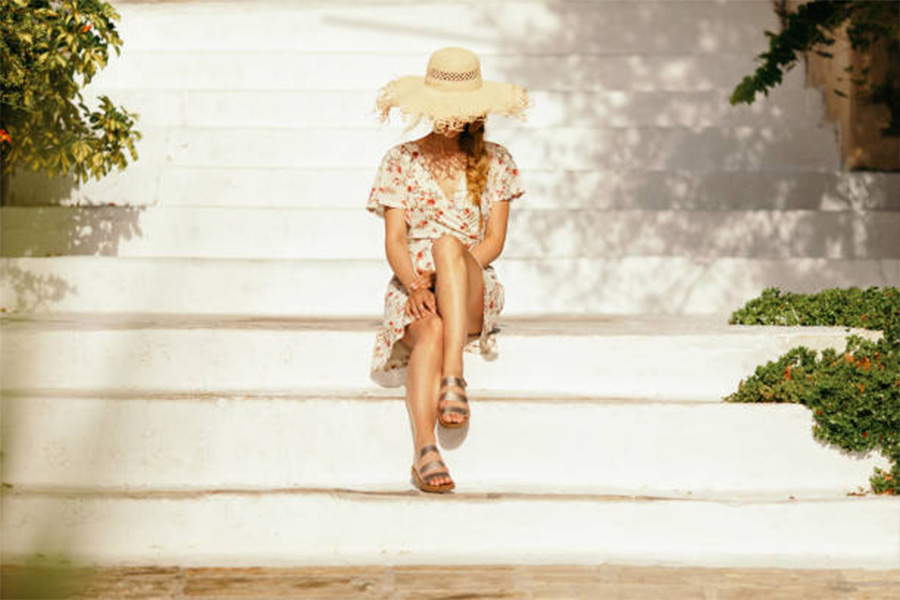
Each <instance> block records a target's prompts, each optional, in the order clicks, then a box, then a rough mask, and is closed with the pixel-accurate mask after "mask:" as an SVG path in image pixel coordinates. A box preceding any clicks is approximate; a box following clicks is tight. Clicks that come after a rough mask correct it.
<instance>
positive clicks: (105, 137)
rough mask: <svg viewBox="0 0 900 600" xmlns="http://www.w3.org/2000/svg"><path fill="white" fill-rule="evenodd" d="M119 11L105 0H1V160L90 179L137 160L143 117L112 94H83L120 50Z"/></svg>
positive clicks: (5, 166) (6, 168) (7, 167)
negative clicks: (137, 126) (138, 123)
mask: <svg viewBox="0 0 900 600" xmlns="http://www.w3.org/2000/svg"><path fill="white" fill-rule="evenodd" d="M118 19H119V15H118V13H117V12H116V11H115V10H114V9H113V7H112V6H111V5H110V4H109V3H107V2H101V1H99V0H56V1H53V2H49V1H46V0H44V1H41V0H30V1H29V0H0V160H2V172H3V173H4V174H5V175H7V176H8V175H9V174H10V173H11V172H12V170H13V169H14V167H15V166H16V165H21V166H23V167H27V168H30V169H31V170H33V171H43V172H45V173H46V174H47V175H48V176H54V175H62V174H66V173H72V174H74V175H75V177H76V178H77V179H78V180H80V181H84V180H86V179H87V178H88V177H89V176H94V177H96V178H98V179H99V178H101V177H102V176H104V175H106V174H107V173H108V172H109V171H110V170H111V169H112V168H113V167H116V166H118V167H119V168H124V167H125V166H126V158H125V150H126V149H127V150H128V152H129V153H130V155H131V158H132V160H137V151H136V150H135V141H136V140H138V139H140V137H141V134H140V133H139V132H137V131H134V130H133V126H134V118H135V117H136V116H137V115H134V114H131V113H128V112H126V111H125V110H124V109H123V108H120V107H116V106H115V105H114V104H113V102H112V101H111V100H110V99H109V98H108V97H107V96H100V97H99V98H98V101H99V102H98V104H99V106H98V107H97V108H96V109H91V108H90V107H88V106H87V105H86V104H85V102H84V99H83V97H82V94H81V87H82V86H84V85H87V84H88V83H89V82H90V81H91V79H92V78H93V76H94V75H95V74H96V73H97V71H99V70H100V69H102V68H103V67H105V66H106V63H107V60H108V58H109V48H110V47H112V48H114V49H115V51H116V53H119V52H120V50H119V46H121V44H122V40H121V38H119V34H118V32H117V31H116V28H115V24H114V21H115V20H118Z"/></svg>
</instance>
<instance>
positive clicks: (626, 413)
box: [3, 380, 889, 500]
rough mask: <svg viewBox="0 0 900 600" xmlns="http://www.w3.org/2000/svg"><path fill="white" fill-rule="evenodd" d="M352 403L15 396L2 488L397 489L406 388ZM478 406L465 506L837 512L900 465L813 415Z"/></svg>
mask: <svg viewBox="0 0 900 600" xmlns="http://www.w3.org/2000/svg"><path fill="white" fill-rule="evenodd" d="M472 383H473V384H475V383H477V382H476V381H475V380H473V381H472ZM345 394H346V395H345V396H343V397H321V396H312V397H297V396H290V397H284V396H274V397H269V396H258V395H253V396H243V395H237V396H233V395H228V394H212V395H209V396H177V395H162V396H159V397H149V396H144V395H142V394H140V392H138V393H136V394H135V395H127V394H122V395H116V394H109V395H107V394H98V395H96V396H84V397H79V396H72V395H68V394H66V393H65V392H61V393H60V394H59V395H49V394H48V395H44V396H40V395H34V396H31V395H27V396H16V395H10V394H7V395H6V397H4V399H3V410H4V419H3V437H4V440H6V441H5V452H6V453H7V455H8V456H9V457H11V460H6V461H5V463H4V469H3V480H4V481H5V482H7V483H9V484H12V485H13V486H14V487H15V488H21V487H25V488H45V489H60V488H73V487H74V488H90V489H98V490H101V489H102V490H107V491H112V490H120V491H122V490H130V491H139V490H146V491H150V490H154V489H167V490H181V491H190V490H195V491H204V490H212V489H217V490H222V489H232V490H257V491H260V492H265V491H266V490H270V489H281V488H288V487H293V488H344V489H352V490H357V491H362V490H368V491H385V490H397V489H398V484H399V482H401V481H403V478H404V477H405V476H406V474H407V473H408V470H409V466H410V464H411V462H412V453H413V448H412V445H411V442H410V440H411V437H410V429H411V427H410V425H409V422H408V414H407V410H406V407H405V404H404V400H403V395H402V390H401V394H400V395H399V396H397V395H395V396H394V397H392V398H381V399H379V398H371V397H370V398H366V397H361V396H356V397H354V395H353V394H352V390H348V391H347V392H346V393H345ZM470 402H471V404H470V407H471V410H472V420H471V421H470V423H469V425H468V426H467V427H466V429H465V431H464V432H462V431H459V430H457V431H451V430H445V429H441V428H439V438H440V440H441V445H442V452H441V454H442V456H443V458H444V460H445V461H446V462H447V464H448V467H449V469H450V472H451V474H452V475H453V477H454V478H455V479H456V481H457V488H456V489H457V492H459V493H506V492H515V493H521V494H560V495H562V494H613V495H617V494H622V495H632V494H635V495H652V496H660V497H677V498H685V499H691V498H696V499H699V498H702V499H711V498H723V499H724V498H729V499H732V500H751V499H762V498H768V499H772V500H775V499H778V500H788V499H790V497H793V498H796V499H798V500H810V499H815V498H832V499H838V498H841V497H846V494H847V493H848V492H853V491H856V488H857V486H858V485H860V486H864V487H867V486H868V480H869V477H871V476H872V475H873V473H874V471H873V469H874V467H880V468H882V469H888V468H889V461H888V460H887V459H886V458H885V457H883V456H881V455H880V454H879V453H877V452H875V453H872V454H870V455H869V456H864V455H851V454H849V453H847V452H845V451H843V450H841V449H840V448H838V447H836V446H832V445H829V444H827V443H825V442H821V441H817V440H815V439H814V438H813V435H812V428H813V425H814V419H813V415H812V413H811V411H810V410H809V409H808V408H806V407H804V406H800V405H796V404H787V405H784V404H781V405H779V404H735V403H724V402H723V403H712V404H697V403H674V402H671V403H665V404H659V403H650V402H647V401H643V400H638V401H618V400H613V399H595V398H581V399H569V400H565V399H564V398H563V397H560V396H556V395H551V396H547V397H544V398H528V397H521V398H520V397H517V396H513V397H509V398H498V397H497V396H496V395H494V394H492V395H489V396H488V395H485V394H483V393H474V392H473V393H472V394H471V397H470ZM651 442H652V443H651ZM410 489H412V488H411V487H410Z"/></svg>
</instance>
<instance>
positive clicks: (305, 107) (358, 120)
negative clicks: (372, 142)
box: [89, 87, 824, 136]
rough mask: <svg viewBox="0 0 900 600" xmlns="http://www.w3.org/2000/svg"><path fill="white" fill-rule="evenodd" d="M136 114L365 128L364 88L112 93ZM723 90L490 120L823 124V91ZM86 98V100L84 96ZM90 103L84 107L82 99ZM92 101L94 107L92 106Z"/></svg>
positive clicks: (584, 101) (557, 101)
mask: <svg viewBox="0 0 900 600" xmlns="http://www.w3.org/2000/svg"><path fill="white" fill-rule="evenodd" d="M111 95H112V96H113V97H114V98H115V101H116V102H117V103H119V104H122V105H123V106H125V107H127V109H128V110H129V111H130V112H136V113H138V114H139V115H140V119H139V121H138V123H139V126H140V127H146V128H163V127H168V128H179V127H186V126H193V127H219V128H223V129H230V128H232V127H234V126H235V124H236V123H240V124H241V125H242V126H243V127H289V128H295V127H371V126H372V125H373V124H375V123H377V120H375V119H374V118H373V116H372V114H370V113H371V111H372V108H373V107H374V103H375V99H374V95H373V93H372V92H371V91H302V90H296V91H295V90H285V91H277V90H276V91H272V90H248V91H232V90H210V91H205V90H190V89H188V90H177V89H176V90H134V89H121V90H115V91H112V92H111ZM730 95H731V92H730V91H729V90H703V91H697V92H694V91H633V90H604V91H585V92H579V91H566V92H554V91H551V92H544V91H536V92H534V93H533V94H532V96H533V100H534V106H533V108H532V110H531V111H530V112H529V116H528V119H527V120H526V121H520V120H518V119H515V118H509V117H503V116H500V115H491V116H490V117H489V118H488V121H487V126H486V130H487V134H488V136H490V134H491V132H492V131H495V130H497V129H510V128H521V127H525V128H530V129H536V128H543V127H565V126H570V127H589V128H602V127H716V126H719V127H739V126H748V127H762V126H765V125H776V124H777V125H781V126H784V127H791V128H801V129H803V128H809V127H816V126H818V125H820V124H822V123H823V115H824V106H823V101H822V93H821V92H820V91H819V90H815V89H797V88H791V87H788V88H785V87H778V88H775V89H774V90H772V92H771V93H770V94H769V96H767V97H761V98H759V99H758V100H757V101H756V102H755V103H754V104H752V105H750V106H748V105H746V104H740V105H738V106H732V105H731V104H729V102H728V98H729V96H730ZM90 98H91V99H92V97H90ZM89 103H91V102H89ZM92 103H94V104H96V101H93V102H92Z"/></svg>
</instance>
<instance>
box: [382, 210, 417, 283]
mask: <svg viewBox="0 0 900 600" xmlns="http://www.w3.org/2000/svg"><path fill="white" fill-rule="evenodd" d="M384 251H385V253H386V254H387V259H388V263H390V265H391V269H393V271H394V274H396V275H397V279H399V280H400V283H401V284H402V285H403V289H405V290H407V291H409V286H410V284H411V283H412V282H413V281H415V280H416V279H417V278H418V273H417V272H416V268H415V266H414V265H413V262H412V258H411V257H410V255H409V248H408V247H407V244H406V211H405V210H404V209H402V208H393V207H386V208H385V210H384Z"/></svg>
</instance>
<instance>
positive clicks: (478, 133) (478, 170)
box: [459, 117, 490, 231]
mask: <svg viewBox="0 0 900 600" xmlns="http://www.w3.org/2000/svg"><path fill="white" fill-rule="evenodd" d="M484 121H485V118H484V117H481V118H480V119H477V120H475V121H471V122H469V123H466V125H465V127H464V128H463V130H462V131H461V132H460V134H459V147H460V149H461V150H463V151H465V153H466V186H467V188H468V194H467V196H466V198H467V200H468V201H469V202H471V203H472V204H474V205H475V206H477V207H478V229H479V231H480V230H481V228H482V227H483V224H484V214H483V213H482V210H481V194H482V192H483V191H484V186H485V185H486V184H487V175H488V168H489V167H490V157H488V154H487V151H486V150H485V148H484Z"/></svg>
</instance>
